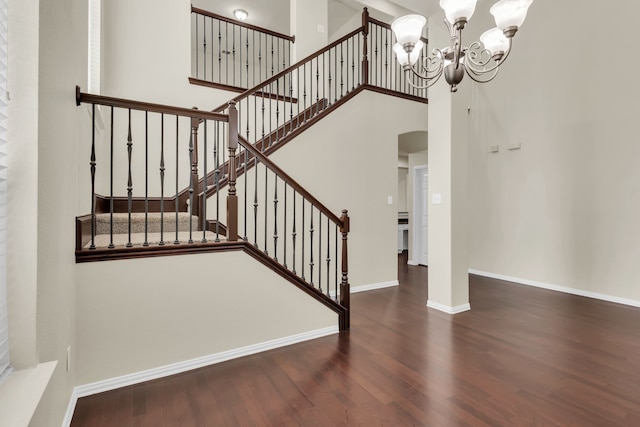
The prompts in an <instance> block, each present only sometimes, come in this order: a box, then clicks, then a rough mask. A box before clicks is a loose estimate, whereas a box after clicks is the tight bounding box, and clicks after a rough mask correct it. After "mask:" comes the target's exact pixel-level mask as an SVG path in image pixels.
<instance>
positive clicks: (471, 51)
mask: <svg viewBox="0 0 640 427" xmlns="http://www.w3.org/2000/svg"><path fill="white" fill-rule="evenodd" d="M512 40H513V39H512V38H509V47H508V48H507V51H506V52H505V53H504V56H503V57H502V58H501V59H500V60H499V61H496V63H495V65H494V66H493V67H491V68H489V69H486V70H484V69H482V70H480V69H477V68H476V67H484V66H485V65H486V64H488V63H489V59H491V52H490V51H489V50H487V49H482V50H481V51H480V56H482V55H484V54H485V52H486V53H487V54H488V55H489V58H488V59H487V61H482V60H480V61H476V60H475V58H476V57H477V56H478V53H477V51H478V49H479V48H480V42H478V41H475V42H473V43H472V44H471V46H469V48H468V49H467V55H466V64H465V65H466V67H465V68H467V69H471V70H472V71H473V73H474V74H476V75H481V74H486V73H490V72H492V71H494V70H496V69H498V67H500V66H501V65H502V64H504V61H506V60H507V57H508V56H509V54H510V53H511V46H512ZM470 63H471V64H470ZM467 74H468V72H467Z"/></svg>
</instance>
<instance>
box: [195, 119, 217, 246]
mask: <svg viewBox="0 0 640 427" xmlns="http://www.w3.org/2000/svg"><path fill="white" fill-rule="evenodd" d="M202 125H203V126H204V144H202V146H203V147H202V148H203V153H204V156H202V157H204V158H203V159H202V168H203V176H202V187H203V188H202V190H203V191H202V212H201V214H202V224H201V225H202V240H201V242H202V243H207V190H208V189H209V177H208V176H207V173H208V172H207V171H208V170H209V169H207V157H209V156H207V148H208V140H207V139H208V135H207V128H208V127H209V124H208V123H207V120H203V121H202ZM196 185H197V182H196ZM216 193H217V192H216ZM217 219H218V216H217V215H216V227H217V226H218V222H217Z"/></svg>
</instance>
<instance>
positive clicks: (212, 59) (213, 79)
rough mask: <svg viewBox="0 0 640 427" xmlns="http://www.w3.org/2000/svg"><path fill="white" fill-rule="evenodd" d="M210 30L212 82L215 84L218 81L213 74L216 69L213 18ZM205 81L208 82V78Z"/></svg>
mask: <svg viewBox="0 0 640 427" xmlns="http://www.w3.org/2000/svg"><path fill="white" fill-rule="evenodd" d="M210 28H211V81H212V82H215V81H216V79H215V76H214V75H213V73H214V71H213V70H214V69H215V68H214V67H215V60H214V57H215V55H214V54H213V40H214V38H213V18H211V26H210ZM205 80H206V76H205Z"/></svg>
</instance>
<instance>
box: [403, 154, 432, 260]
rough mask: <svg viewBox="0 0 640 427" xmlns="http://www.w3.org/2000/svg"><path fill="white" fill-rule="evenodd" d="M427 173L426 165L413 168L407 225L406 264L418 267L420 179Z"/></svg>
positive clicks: (420, 211) (420, 204)
mask: <svg viewBox="0 0 640 427" xmlns="http://www.w3.org/2000/svg"><path fill="white" fill-rule="evenodd" d="M425 172H426V173H429V167H428V165H419V166H414V167H413V174H412V178H411V179H412V180H413V210H412V211H411V218H409V224H410V227H411V242H412V244H411V249H412V251H411V261H408V264H411V265H418V264H420V258H421V256H422V255H421V254H422V237H421V235H422V231H421V230H420V226H419V225H420V224H421V223H422V220H421V219H420V218H421V217H422V203H421V202H422V180H421V179H420V177H421V176H422V174H423V173H425Z"/></svg>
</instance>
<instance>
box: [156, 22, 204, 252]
mask: <svg viewBox="0 0 640 427" xmlns="http://www.w3.org/2000/svg"><path fill="white" fill-rule="evenodd" d="M211 25H213V23H211ZM164 171H165V167H164V113H162V114H160V242H159V245H160V246H164Z"/></svg>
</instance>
